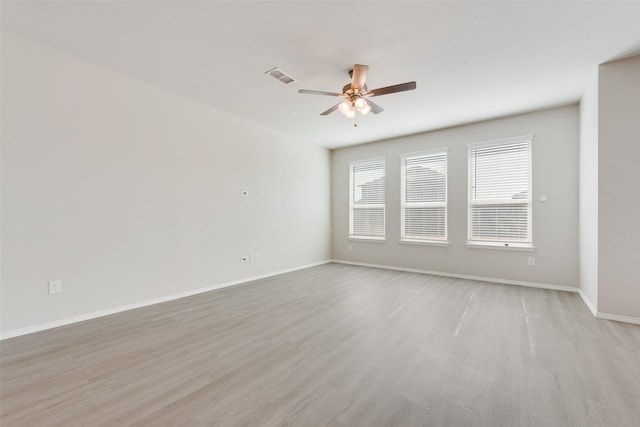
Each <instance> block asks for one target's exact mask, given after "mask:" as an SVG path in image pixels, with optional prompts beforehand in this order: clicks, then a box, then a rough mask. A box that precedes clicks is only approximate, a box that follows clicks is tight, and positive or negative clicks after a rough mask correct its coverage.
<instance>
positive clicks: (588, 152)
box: [579, 71, 598, 311]
mask: <svg viewBox="0 0 640 427" xmlns="http://www.w3.org/2000/svg"><path fill="white" fill-rule="evenodd" d="M579 163H580V167H579V168H580V239H579V243H580V245H579V246H580V291H581V292H582V295H583V297H585V298H586V299H587V300H588V301H589V303H590V304H591V310H593V311H597V307H598V73H597V72H596V71H594V73H593V78H592V79H591V82H590V84H589V86H588V87H587V90H586V91H585V94H584V96H583V97H582V100H581V101H580V156H579Z"/></svg>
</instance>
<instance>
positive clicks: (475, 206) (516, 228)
mask: <svg viewBox="0 0 640 427" xmlns="http://www.w3.org/2000/svg"><path fill="white" fill-rule="evenodd" d="M531 141H532V135H526V136H521V137H516V138H506V139H501V140H496V141H487V142H481V143H477V144H469V145H468V148H467V152H468V156H469V230H468V238H469V245H474V244H479V245H493V246H503V247H532V232H531Z"/></svg>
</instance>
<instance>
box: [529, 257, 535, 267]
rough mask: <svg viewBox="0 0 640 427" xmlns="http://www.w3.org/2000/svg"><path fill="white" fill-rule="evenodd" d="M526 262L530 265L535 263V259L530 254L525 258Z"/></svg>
mask: <svg viewBox="0 0 640 427" xmlns="http://www.w3.org/2000/svg"><path fill="white" fill-rule="evenodd" d="M527 264H529V265H530V266H533V265H536V259H535V258H534V257H532V256H530V257H529V258H528V259H527Z"/></svg>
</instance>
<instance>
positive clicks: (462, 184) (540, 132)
mask: <svg viewBox="0 0 640 427" xmlns="http://www.w3.org/2000/svg"><path fill="white" fill-rule="evenodd" d="M380 120H384V117H382V116H381V117H380ZM578 129H579V126H578V106H577V105H572V106H567V107H561V108H555V109H550V110H545V111H539V112H534V113H529V114H522V115H517V116H513V117H507V118H503V119H498V120H491V121H486V122H481V123H475V124H470V125H467V126H460V127H455V128H450V129H444V130H441V131H436V132H429V133H425V134H419V135H413V136H407V137H403V138H397V139H392V140H388V141H381V142H376V143H371V144H366V145H360V146H354V147H349V148H344V149H338V150H334V151H332V164H331V169H332V170H331V177H332V184H331V186H332V187H331V188H332V229H333V239H332V247H333V258H334V259H337V260H344V261H351V262H362V263H373V264H380V265H388V266H394V267H401V268H411V269H420V270H431V271H440V272H445V273H454V274H465V275H474V276H483V277H487V278H495V279H503V280H514V281H524V282H531V283H540V284H550V285H560V286H570V287H577V286H578ZM524 134H533V135H534V140H533V199H534V204H533V239H534V245H535V248H536V249H535V252H521V251H509V250H498V249H475V248H474V249H470V248H466V247H465V243H466V237H467V236H466V233H467V152H466V144H468V143H472V142H478V141H484V140H490V139H497V138H505V137H511V136H519V135H524ZM439 147H448V148H449V171H448V172H449V194H448V196H449V241H450V242H451V245H450V246H449V247H434V246H417V245H407V244H400V243H399V242H398V240H399V238H400V160H399V156H400V155H401V154H403V153H408V152H413V151H420V150H426V149H432V148H439ZM377 156H385V157H386V159H387V180H386V192H387V213H386V215H387V216H386V219H387V241H386V242H384V243H377V242H362V241H350V240H348V230H349V228H348V219H349V211H348V209H349V192H348V182H349V166H348V163H349V161H351V160H359V159H366V158H371V157H377ZM540 196H546V197H547V199H548V202H546V203H542V202H540V201H539V199H540ZM349 245H351V248H352V249H351V250H349ZM531 256H533V257H535V261H536V265H535V266H533V267H530V266H528V265H527V258H528V257H531Z"/></svg>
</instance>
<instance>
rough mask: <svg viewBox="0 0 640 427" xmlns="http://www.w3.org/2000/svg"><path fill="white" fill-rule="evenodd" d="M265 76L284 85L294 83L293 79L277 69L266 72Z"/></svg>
mask: <svg viewBox="0 0 640 427" xmlns="http://www.w3.org/2000/svg"><path fill="white" fill-rule="evenodd" d="M265 74H266V75H267V76H269V77H272V78H274V79H276V80H277V81H279V82H280V83H282V84H285V85H288V84H291V83H293V82H295V81H296V79H294V78H293V77H291V76H290V75H288V74H287V73H285V72H284V71H282V70H281V69H280V68H278V67H276V68H274V69H272V70H269V71H267V72H266V73H265Z"/></svg>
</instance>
